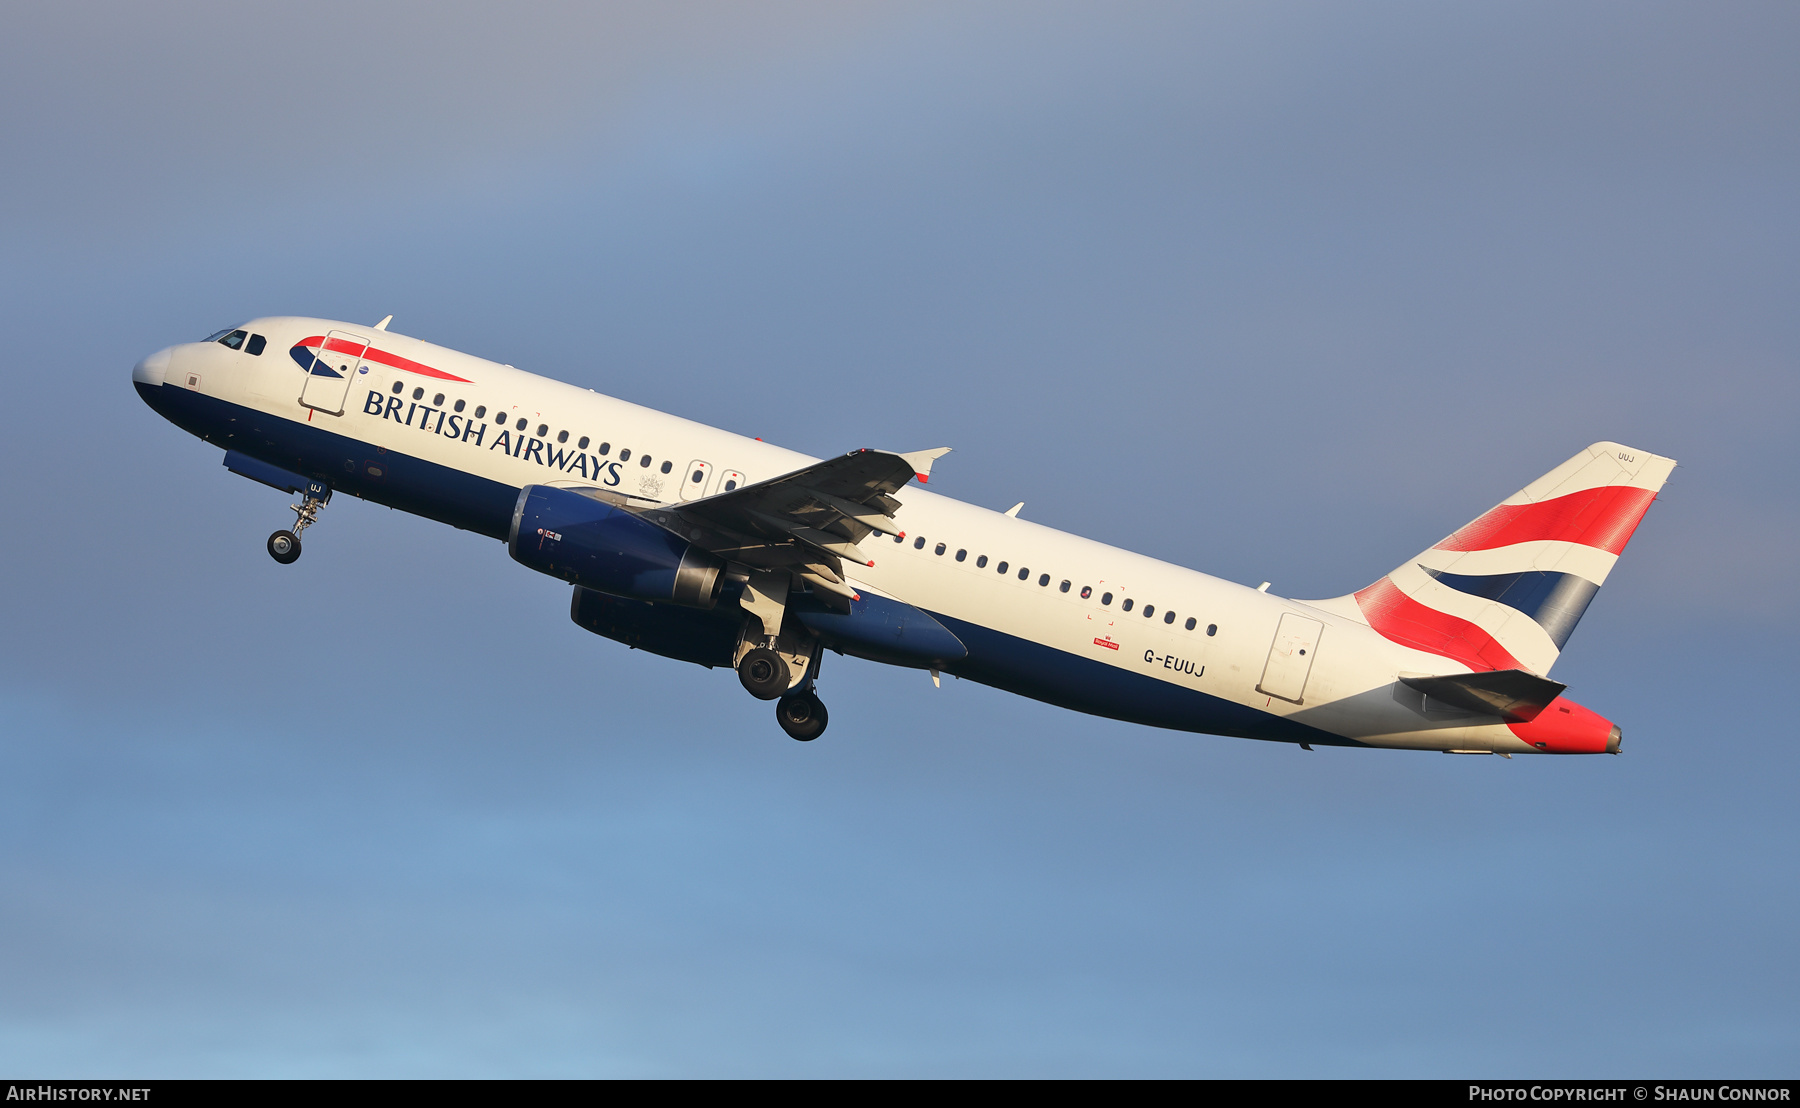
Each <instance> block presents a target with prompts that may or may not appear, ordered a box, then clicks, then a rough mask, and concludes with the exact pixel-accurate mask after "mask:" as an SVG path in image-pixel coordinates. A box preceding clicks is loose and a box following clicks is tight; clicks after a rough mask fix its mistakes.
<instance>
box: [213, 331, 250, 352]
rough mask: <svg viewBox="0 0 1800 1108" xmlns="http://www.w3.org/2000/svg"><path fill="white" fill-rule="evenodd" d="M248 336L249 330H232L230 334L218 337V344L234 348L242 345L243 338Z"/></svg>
mask: <svg viewBox="0 0 1800 1108" xmlns="http://www.w3.org/2000/svg"><path fill="white" fill-rule="evenodd" d="M249 337H250V332H248V331H233V332H231V334H229V335H226V336H225V337H224V338H222V339H220V340H219V345H220V346H229V347H231V349H233V350H236V349H237V348H238V347H240V346H243V345H244V340H245V339H247V338H249Z"/></svg>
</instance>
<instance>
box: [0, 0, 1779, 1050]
mask: <svg viewBox="0 0 1800 1108" xmlns="http://www.w3.org/2000/svg"><path fill="white" fill-rule="evenodd" d="M1797 47H1800V18H1797V17H1796V15H1795V12H1794V10H1793V9H1792V7H1791V6H1787V5H1780V4H1748V3H1746V4H1736V5H1731V6H1728V7H1723V8H1721V7H1711V8H1698V7H1692V6H1683V5H1658V4H1637V5H1630V6H1623V5H1600V4H1566V3H1558V4H1509V5H1493V6H1485V7H1483V6H1473V5H1469V6H1454V7H1445V6H1442V5H1431V4H1370V5H1362V6H1357V7H1354V8H1352V7H1346V6H1343V5H1335V4H1253V5H1252V4H1243V5H1205V6H1201V5H1181V6H1174V5H1171V6H1152V5H1104V6H1099V5H1096V6H1086V7H1083V6H1071V5H1049V4H1029V5H989V6H982V7H975V6H970V5H953V4H942V5H931V4H907V5H860V6H848V5H813V4H785V5H766V6H761V7H757V8H755V9H749V8H746V7H743V6H736V5H717V6H713V5H641V6H612V7H596V6H592V5H561V6H558V5H539V6H530V5H520V6H507V7H506V8H504V9H502V8H499V7H492V8H490V7H487V6H479V5H458V4H429V5H427V4H410V5H408V4H394V5H366V4H357V5H348V4H339V5H333V4H315V5H308V6H306V7H304V8H288V9H242V8H240V7H238V6H233V5H223V4H170V5H163V6H159V7H157V8H155V9H151V8H146V7H142V6H137V5H125V4H115V3H91V4H66V5H54V6H52V5H15V6H12V7H9V8H8V9H7V10H6V12H5V13H4V14H3V15H0V140H4V142H5V148H6V149H7V150H8V151H9V156H8V162H7V169H8V172H7V173H5V174H4V175H0V313H3V314H4V318H5V321H6V323H7V327H6V333H7V334H8V335H9V336H10V339H11V343H12V346H13V364H14V366H15V369H14V371H13V372H12V373H11V374H10V376H9V382H10V387H9V398H10V400H11V404H10V408H11V411H10V412H9V415H8V428H7V432H6V434H5V435H0V465H4V467H5V472H6V473H7V474H8V475H9V476H10V478H11V479H10V480H8V481H6V482H4V483H0V507H3V508H4V512H5V518H6V520H7V521H8V522H7V525H6V526H5V527H4V528H3V529H0V567H3V568H4V570H5V572H6V575H7V580H8V581H9V582H10V586H11V587H10V588H8V589H6V590H5V591H4V593H0V661H3V662H4V664H3V665H0V719H3V720H4V721H5V723H4V727H0V789H3V790H4V797H5V802H4V804H0V888H3V889H4V890H5V891H4V894H3V895H0V1067H3V1068H5V1069H7V1070H10V1071H12V1072H19V1073H33V1074H45V1073H48V1074H56V1075H121V1076H123V1075H134V1076H135V1075H149V1076H177V1075H348V1076H356V1075H382V1076H404V1075H491V1076H505V1075H570V1076H579V1075H598V1076H606V1075H821V1076H822V1075H1151V1076H1179V1075H1199V1076H1207V1075H1216V1076H1241V1075H1268V1076H1361V1075H1381V1076H1390V1075H1391V1076H1414V1075H1417V1076H1436V1075H1441V1076H1468V1075H1484V1076H1500V1075H1522V1076H1557V1075H1566V1076H1599V1075H1616V1074H1620V1073H1643V1074H1649V1073H1654V1074H1657V1075H1666V1076H1713V1075H1721V1076H1722V1075H1732V1076H1740V1075H1741V1076H1746V1077H1749V1076H1775V1075H1791V1074H1792V1072H1793V1069H1794V1063H1795V1059H1796V1055H1797V1053H1800V1051H1797V1049H1796V1044H1797V1043H1800V1004H1797V1002H1796V1000H1795V996H1796V995H1797V990H1796V985H1797V984H1800V980H1797V978H1800V973H1797V971H1800V955H1796V953H1795V948H1794V944H1793V942H1792V936H1793V934H1794V933H1795V931H1796V930H1797V929H1800V927H1797V925H1800V901H1797V894H1796V883H1795V873H1796V868H1797V863H1800V846H1797V836H1796V833H1797V832H1800V817H1797V816H1796V813H1795V809H1794V804H1793V799H1792V798H1793V793H1794V783H1795V778H1796V769H1797V768H1800V754H1796V749H1795V748H1796V744H1795V738H1796V734H1795V727H1794V725H1793V723H1792V716H1791V709H1790V707H1789V703H1790V701H1789V694H1790V692H1791V690H1792V687H1793V681H1792V673H1793V672H1794V667H1795V662H1796V657H1795V649H1794V647H1793V646H1792V645H1791V631H1790V629H1791V626H1792V625H1793V623H1794V621H1795V618H1796V616H1797V615H1800V589H1797V586H1796V580H1797V579H1800V578H1797V577H1796V575H1795V574H1794V573H1793V572H1792V569H1791V567H1792V563H1793V560H1794V556H1793V551H1794V550H1795V549H1796V542H1797V541H1800V510H1797V509H1800V503H1797V495H1796V492H1795V487H1796V482H1795V480H1794V478H1795V476H1796V465H1795V463H1794V460H1793V457H1792V450H1793V448H1794V444H1795V443H1796V441H1800V434H1797V432H1800V405H1797V403H1796V402H1797V401H1800V376H1797V374H1796V355H1797V353H1800V316H1796V313H1795V312H1794V310H1793V305H1794V303H1795V301H1796V292H1797V291H1800V280H1797V278H1800V274H1797V272H1796V267H1797V263H1796V258H1800V250H1797V249H1796V248H1797V247H1800V234H1797V231H1800V218H1797V216H1796V207H1795V205H1794V203H1793V197H1794V196H1795V195H1800V69H1797V68H1796V67H1795V66H1794V65H1793V64H1792V58H1793V56H1794V53H1795V50H1796V48H1797ZM273 313H295V314H311V315H320V316H329V317H334V318H345V319H352V320H369V321H373V320H375V319H379V318H380V317H381V316H383V315H387V314H389V313H393V314H394V316H395V320H394V324H393V326H394V329H396V330H399V331H403V332H405V333H408V334H413V335H418V336H420V337H423V338H426V339H430V340H432V341H435V342H440V343H443V344H445V345H449V346H453V347H457V348H459V349H465V350H468V351H470V352H472V353H476V354H481V355H484V356H489V357H494V358H497V359H500V360H504V361H508V362H512V363H514V364H516V365H519V366H522V367H524V368H527V369H531V370H533V371H536V372H541V373H546V374H549V375H551V376H555V377H559V378H563V379H566V380H571V381H574V382H577V383H580V384H583V385H586V386H589V387H593V388H596V389H598V390H600V391H603V392H607V393H611V394H615V395H618V396H622V397H625V398H627V399H630V400H634V401H637V402H640V403H646V404H650V405H653V406H656V407H659V408H663V409H666V410H669V411H673V412H677V413H680V414H682V415H686V416H689V417H691V418H696V419H701V420H705V421H707V422H709V423H713V424H717V425H719V426H722V427H727V428H730V429H732V430H735V431H739V432H743V433H747V434H753V435H760V436H762V437H764V438H767V439H769V440H770V441H774V442H779V443H782V444H784V445H788V446H791V447H794V448H796V449H801V450H807V451H810V452H813V453H818V454H825V453H830V452H833V451H839V450H845V449H850V448H853V447H858V446H865V445H867V446H879V447H885V448H891V449H903V450H909V449H918V448H922V447H930V446H938V445H950V446H954V447H955V448H956V452H955V453H954V454H951V455H949V456H948V457H947V458H945V459H944V460H943V461H942V462H941V463H939V465H938V467H937V468H936V470H935V472H934V480H933V485H934V487H936V486H937V485H939V484H940V483H941V485H942V489H943V491H944V492H946V493H948V494H949V495H953V496H958V497H960V498H963V499H967V500H970V501H973V502H975V503H980V504H985V505H989V506H991V507H996V508H1005V507H1007V506H1009V505H1011V504H1012V503H1013V502H1015V501H1018V500H1024V501H1025V502H1026V509H1025V514H1026V516H1027V517H1029V518H1033V519H1036V520H1038V521H1040V522H1043V523H1047V524H1050V525H1052V526H1057V527H1062V528H1065V529H1067V530H1071V531H1075V532H1078V533H1081V534H1085V535H1090V536H1095V537H1099V538H1103V539H1105V540H1107V541H1110V542H1114V543H1117V544H1119V545H1122V546H1126V547H1130V548H1133V549H1137V550H1142V551H1144V552H1146V553H1149V554H1152V555H1155V556H1158V557H1162V558H1167V559H1169V560H1171V561H1175V562H1179V563H1181V564H1184V565H1189V566H1193V567H1196V568H1199V569H1203V570H1206V571H1208V572H1211V573H1215V574H1218V575H1220V576H1223V577H1226V578H1229V579H1233V580H1238V581H1244V582H1247V583H1251V584H1254V583H1256V582H1258V581H1262V580H1270V581H1273V582H1274V588H1275V590H1276V591H1277V592H1281V593H1284V594H1286V595H1291V596H1300V597H1307V596H1325V595H1337V594H1340V593H1343V592H1346V591H1349V590H1351V589H1354V588H1358V587H1360V586H1362V585H1364V584H1366V583H1368V582H1369V581H1370V580H1372V579H1374V578H1375V577H1377V576H1379V575H1380V574H1382V573H1384V572H1386V571H1387V570H1388V569H1390V568H1392V567H1393V566H1394V565H1395V564H1397V563H1398V562H1399V561H1400V560H1402V559H1404V558H1405V557H1407V556H1408V555H1410V554H1412V553H1413V552H1415V551H1417V550H1420V549H1422V548H1424V547H1425V546H1427V545H1429V544H1430V543H1431V542H1432V541H1433V540H1434V539H1436V538H1437V537H1439V536H1441V535H1442V534H1444V533H1446V532H1448V531H1449V530H1451V529H1453V528H1454V527H1456V526H1457V525H1459V524H1461V523H1462V522H1464V521H1465V520H1467V519H1469V518H1471V517H1472V516H1474V515H1476V514H1477V513H1479V512H1480V511H1482V510H1483V509H1485V508H1486V507H1487V506H1489V505H1491V504H1492V503H1494V502H1495V501H1497V500H1499V499H1501V498H1502V497H1504V496H1506V495H1508V494H1509V493H1511V492H1512V491H1513V490H1514V489H1516V488H1518V487H1519V486H1521V485H1523V484H1524V483H1525V482H1527V481H1528V480H1530V479H1531V478H1533V477H1535V476H1537V475H1538V474H1540V473H1542V472H1544V471H1545V470H1547V469H1549V468H1550V467H1551V466H1553V465H1555V464H1556V463H1558V462H1560V461H1561V460H1562V459H1564V458H1566V457H1568V456H1569V455H1571V454H1572V453H1574V452H1575V451H1576V450H1578V449H1579V448H1581V447H1582V446H1584V445H1586V444H1587V443H1589V442H1592V441H1595V440H1598V439H1606V438H1610V439H1617V440H1619V441H1623V442H1626V443H1629V444H1631V445H1634V446H1638V447H1641V448H1644V449H1649V450H1654V451H1656V452H1658V453H1662V454H1667V455H1670V456H1673V457H1676V458H1678V459H1680V460H1681V462H1682V463H1683V464H1682V467H1681V468H1680V469H1678V470H1677V471H1676V473H1675V475H1674V478H1673V480H1672V481H1671V482H1670V485H1669V487H1668V488H1667V490H1666V491H1665V495H1664V496H1663V498H1662V499H1661V500H1660V501H1659V502H1658V504H1657V505H1656V506H1655V508H1654V509H1653V510H1652V512H1651V513H1650V515H1649V516H1648V518H1647V520H1646V522H1645V524H1644V526H1643V527H1642V528H1641V529H1640V531H1639V532H1638V537H1637V539H1636V542H1635V543H1634V545H1633V547H1632V549H1631V550H1630V551H1629V552H1628V553H1627V556H1626V557H1625V558H1624V560H1623V561H1622V562H1621V563H1620V566H1619V569H1618V570H1617V571H1615V573H1614V574H1613V576H1612V577H1611V579H1610V580H1609V582H1608V584H1607V586H1606V588H1605V589H1604V590H1602V592H1601V593H1600V595H1599V597H1598V599H1597V600H1596V601H1595V603H1594V605H1593V607H1592V608H1591V609H1590V610H1589V613H1588V615H1587V617H1586V618H1585V620H1584V621H1583V623H1582V625H1581V628H1580V629H1579V631H1578V632H1577V633H1576V635H1575V636H1574V638H1573V639H1572V640H1571V641H1570V645H1569V648H1568V650H1567V651H1566V652H1565V654H1564V656H1563V658H1562V660H1561V662H1560V663H1559V665H1558V668H1557V671H1556V676H1557V677H1558V678H1559V679H1561V680H1563V681H1566V682H1568V683H1569V684H1570V686H1571V691H1570V695H1571V696H1573V697H1575V698H1576V699H1578V700H1580V701H1581V702H1582V703H1584V704H1587V705H1589V706H1591V707H1593V708H1595V709H1596V710H1598V711H1600V712H1601V713H1602V714H1604V715H1607V716H1610V717H1611V718H1613V719H1615V720H1617V721H1619V722H1620V723H1621V724H1622V726H1623V727H1624V729H1625V736H1626V740H1625V754H1624V755H1623V756H1622V757H1619V758H1589V759H1550V758H1540V759H1528V758H1518V759H1513V760H1512V761H1510V762H1508V761H1502V760H1501V759H1497V758H1496V759H1486V758H1448V757H1443V756H1438V755H1422V754H1405V753H1397V752H1377V751H1351V750H1319V751H1316V752H1314V753H1312V754H1306V753H1304V752H1301V751H1298V750H1297V749H1295V748H1292V747H1289V746H1285V745H1274V744H1260V743H1250V742H1243V741H1237V740H1228V739H1216V738H1209V737H1203V736H1190V735H1171V734H1166V733H1161V732H1155V731H1150V730H1146V729H1142V728H1136V727H1131V726H1127V725H1123V724H1117V723H1112V722H1109V721H1101V720H1094V719H1089V718H1086V717H1081V716H1076V715H1071V714H1068V713H1064V712H1060V711H1057V710H1054V709H1050V708H1047V707H1045V706H1042V705H1038V704H1035V703H1032V702H1029V701H1024V700H1019V699H1016V698H1012V697H1008V696H1005V695H1003V694H1000V693H996V692H993V691H991V690H987V689H983V688H981V687H979V686H975V685H971V684H968V683H965V682H956V681H946V682H945V687H944V688H943V689H942V690H934V689H932V687H931V685H930V683H929V681H928V680H927V679H926V678H925V677H924V676H923V675H920V674H917V673H911V672H901V671H894V670H886V669H882V668H879V667H875V666H872V665H868V664H865V663H861V662H857V661H854V660H848V659H836V658H834V659H831V660H830V661H829V662H828V664H827V667H826V670H825V674H824V683H823V688H822V691H823V692H824V694H825V696H826V699H827V701H828V703H829V704H830V706H831V711H832V729H831V731H830V733H829V735H828V736H827V737H826V738H825V739H823V740H821V741H820V742H817V743H813V744H810V745H805V746H803V745H801V744H796V743H793V742H791V741H789V740H787V739H786V738H785V737H783V736H781V734H780V733H779V731H778V730H777V729H776V728H775V726H774V723H773V721H772V720H771V719H769V718H768V717H769V711H768V708H767V706H766V705H764V704H762V703H760V702H755V701H752V700H751V699H750V698H749V697H747V696H745V695H744V694H743V692H742V690H741V689H739V688H738V687H737V685H736V682H735V681H734V680H733V679H732V677H731V675H730V674H728V673H724V672H707V671H703V670H700V669H697V668H695V667H691V666H685V665H681V664H678V663H674V662H670V661H666V660H662V659H657V658H649V657H645V656H643V655H641V654H637V653H633V652H630V651H627V650H625V649H624V648H623V647H620V646H617V645H616V644H613V643H610V642H607V641H605V640H602V639H598V638H596V637H594V636H591V635H588V634H586V633H584V632H582V631H580V630H579V629H578V628H576V627H574V626H573V625H572V624H571V623H570V622H569V621H568V618H567V614H566V613H567V603H566V592H565V589H564V588H563V587H562V586H560V585H558V584H557V583H555V582H554V581H551V580H550V579H548V578H543V577H539V576H536V575H533V574H531V573H529V572H527V571H525V570H524V569H523V568H521V567H519V566H517V565H515V564H513V563H512V562H511V561H510V560H508V559H507V558H506V556H505V553H504V551H503V550H502V549H501V548H500V547H499V546H498V545H497V544H494V543H491V542H489V541H487V540H483V539H478V538H474V537H472V536H469V535H466V534H463V533H460V532H455V531H448V530H446V529H444V528H441V527H437V526H434V525H431V524H428V523H425V522H423V521H420V520H416V519H412V518H409V517H406V516H403V515H401V514H399V513H395V512H390V511H388V510H386V509H382V508H377V507H375V506H372V505H368V504H364V503H361V502H358V501H352V500H346V501H343V502H339V503H333V504H332V505H331V506H330V508H329V509H328V510H327V511H326V512H325V514H324V517H323V522H322V523H321V525H320V526H319V527H317V528H316V529H314V530H313V531H310V532H309V533H308V535H307V539H308V541H307V555H306V557H305V558H304V559H302V560H301V561H300V562H299V563H297V564H296V565H294V566H292V567H286V568H283V567H279V566H276V565H275V564H274V563H273V562H271V561H270V560H269V558H268V557H267V555H266V554H265V553H264V551H263V549H262V541H263V537H264V536H265V535H266V534H267V533H268V532H269V531H270V530H272V529H273V528H275V527H276V526H278V525H280V524H281V523H282V521H283V519H284V518H286V517H287V515H288V513H287V510H286V508H285V506H284V505H285V503H286V501H285V500H283V499H282V498H281V497H280V496H278V495H277V494H275V493H273V492H272V491H270V490H267V489H264V488H262V487H261V486H258V485H254V484H252V483H250V482H248V481H244V480H242V479H240V478H237V477H234V476H232V475H231V474H229V473H227V472H226V471H225V470H224V469H223V468H222V467H221V466H220V465H219V464H218V456H217V453H216V452H215V451H214V450H213V448H211V447H209V446H206V445H205V444H202V443H199V442H197V441H195V440H192V439H190V438H188V437H187V436H185V435H183V434H182V433H181V432H179V431H177V430H176V429H174V428H173V427H171V426H169V425H167V424H166V423H164V422H163V421H162V420H161V419H160V418H158V417H157V416H155V415H154V414H153V413H152V412H150V411H149V410H148V409H146V408H145V407H144V406H143V405H142V404H141V403H140V402H139V401H138V400H137V398H136V396H135V395H134V394H133V393H132V391H131V389H130V386H129V381H128V375H129V370H130V366H131V364H132V363H133V362H134V361H136V360H137V359H138V358H139V357H141V356H143V355H144V354H146V353H148V352H150V351H152V350H155V349H158V348H160V347H162V346H165V345H168V344H169V343H172V342H176V341H182V340H189V339H194V338H198V337H201V336H203V335H205V334H207V333H209V332H211V331H213V330H216V329H217V328H219V327H222V326H226V325H228V324H232V323H235V322H238V321H240V320H243V319H246V318H249V317H251V316H255V315H260V314H273Z"/></svg>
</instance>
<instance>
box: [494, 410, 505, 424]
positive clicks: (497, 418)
mask: <svg viewBox="0 0 1800 1108" xmlns="http://www.w3.org/2000/svg"><path fill="white" fill-rule="evenodd" d="M494 423H495V424H496V425H498V426H501V427H504V426H506V413H505V412H503V411H501V410H500V409H499V408H495V409H494Z"/></svg>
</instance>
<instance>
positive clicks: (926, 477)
mask: <svg viewBox="0 0 1800 1108" xmlns="http://www.w3.org/2000/svg"><path fill="white" fill-rule="evenodd" d="M913 476H914V477H917V478H918V479H919V484H921V485H923V484H925V483H926V482H928V481H930V480H931V474H929V473H915V474H913Z"/></svg>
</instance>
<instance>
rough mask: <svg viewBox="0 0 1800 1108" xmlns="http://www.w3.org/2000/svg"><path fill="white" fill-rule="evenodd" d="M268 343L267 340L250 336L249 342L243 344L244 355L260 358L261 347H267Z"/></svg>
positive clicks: (259, 336)
mask: <svg viewBox="0 0 1800 1108" xmlns="http://www.w3.org/2000/svg"><path fill="white" fill-rule="evenodd" d="M268 342H269V340H268V339H265V338H263V337H262V336H261V335H251V336H250V341H249V342H247V343H245V344H244V353H246V354H254V355H256V356H257V357H259V358H260V357H262V352H263V347H264V346H267V345H268Z"/></svg>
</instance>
